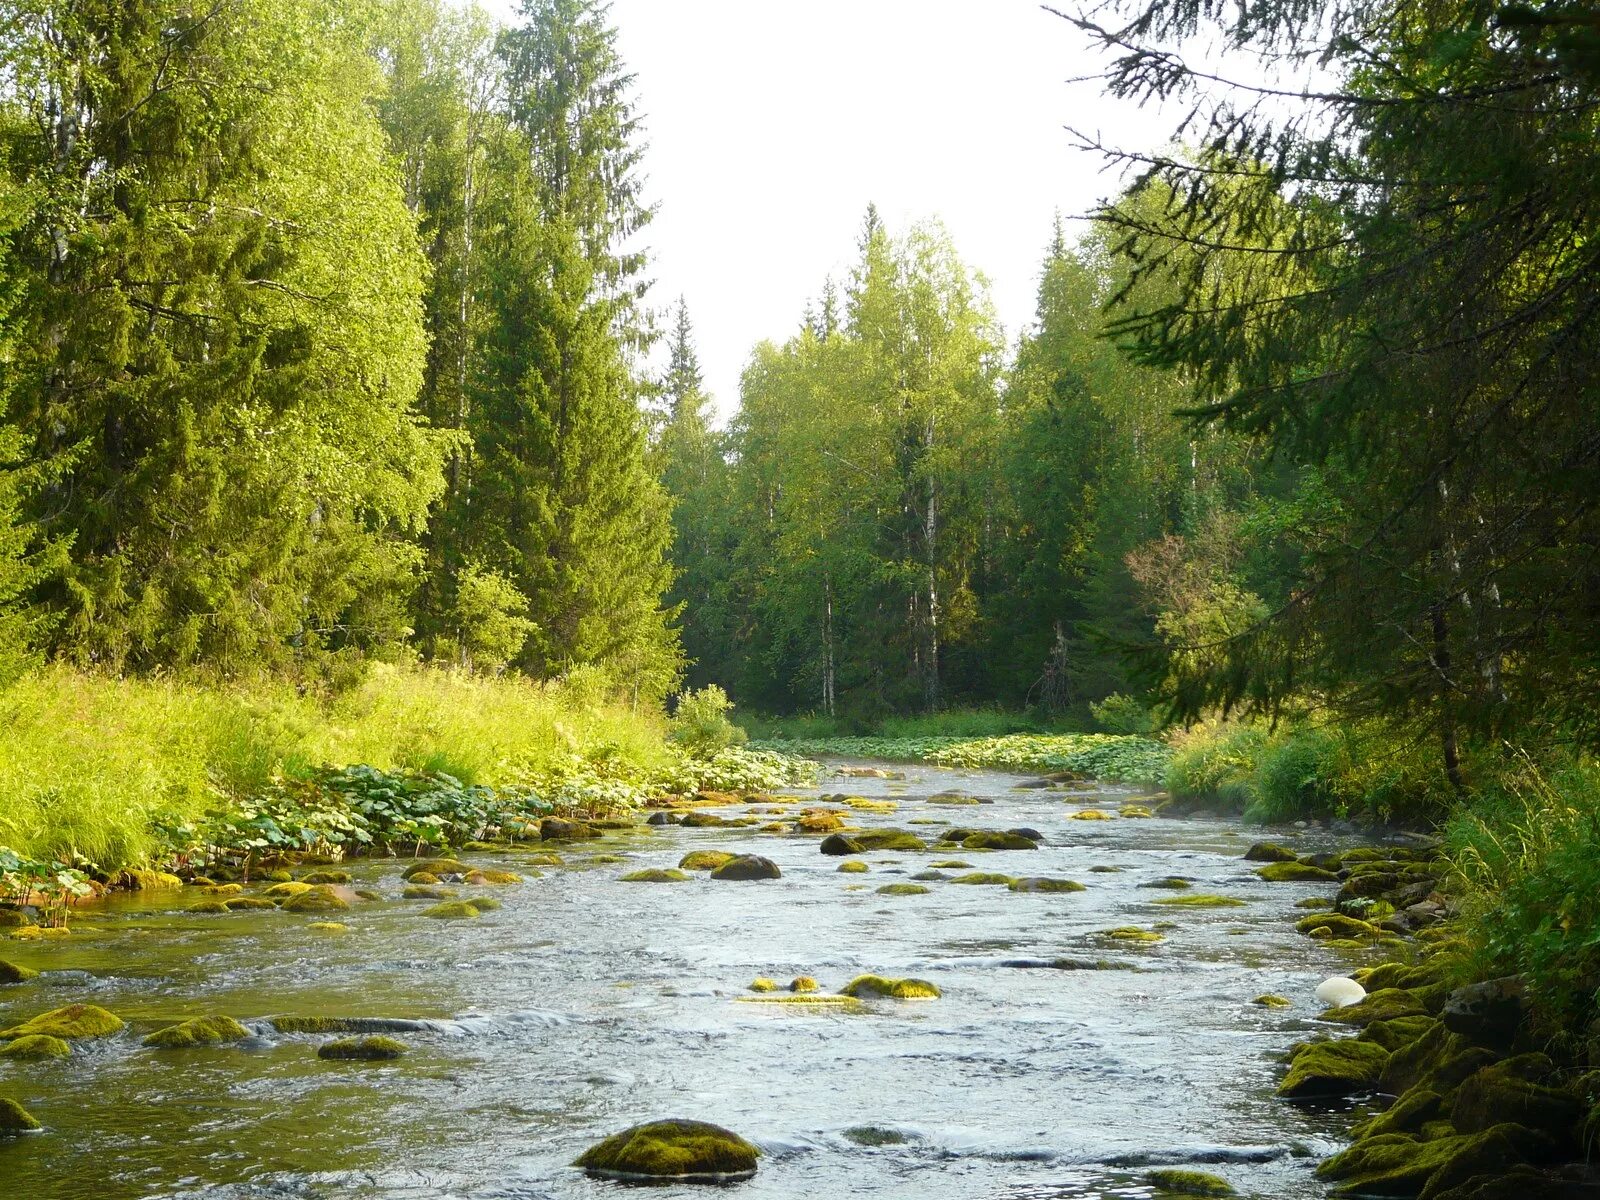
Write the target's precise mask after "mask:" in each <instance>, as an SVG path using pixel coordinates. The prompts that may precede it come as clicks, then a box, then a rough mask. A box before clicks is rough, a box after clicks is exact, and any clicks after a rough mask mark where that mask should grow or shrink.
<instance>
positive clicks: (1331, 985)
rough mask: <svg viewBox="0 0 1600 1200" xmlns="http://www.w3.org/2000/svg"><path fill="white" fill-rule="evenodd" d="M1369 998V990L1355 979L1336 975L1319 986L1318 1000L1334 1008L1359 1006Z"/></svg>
mask: <svg viewBox="0 0 1600 1200" xmlns="http://www.w3.org/2000/svg"><path fill="white" fill-rule="evenodd" d="M1366 998H1367V989H1366V988H1364V987H1362V986H1361V985H1360V984H1359V983H1357V982H1356V981H1355V980H1354V979H1346V978H1345V977H1344V976H1343V975H1335V976H1334V977H1333V978H1332V979H1324V980H1323V981H1322V982H1321V983H1319V984H1318V985H1317V999H1318V1000H1321V1001H1322V1002H1323V1003H1324V1004H1327V1005H1331V1006H1332V1007H1334V1008H1343V1007H1344V1006H1345V1005H1347V1004H1359V1003H1360V1002H1361V1001H1362V1000H1365V999H1366Z"/></svg>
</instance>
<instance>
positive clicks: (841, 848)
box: [818, 833, 867, 858]
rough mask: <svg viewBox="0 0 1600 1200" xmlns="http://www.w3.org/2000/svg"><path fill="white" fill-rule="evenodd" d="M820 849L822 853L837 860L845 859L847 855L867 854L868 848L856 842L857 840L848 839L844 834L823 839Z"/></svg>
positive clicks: (833, 834) (835, 834) (831, 834)
mask: <svg viewBox="0 0 1600 1200" xmlns="http://www.w3.org/2000/svg"><path fill="white" fill-rule="evenodd" d="M818 849H820V850H821V851H822V853H824V854H830V855H832V856H833V857H835V858H840V857H843V856H844V855H846V854H865V853H866V852H867V848H866V847H865V846H863V845H862V844H861V843H860V842H858V841H856V840H855V838H853V837H847V836H846V835H844V834H842V833H830V834H829V835H828V836H827V837H825V838H823V839H822V844H821V845H820V846H819V847H818Z"/></svg>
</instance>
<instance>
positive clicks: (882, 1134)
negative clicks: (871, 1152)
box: [842, 1125, 911, 1146]
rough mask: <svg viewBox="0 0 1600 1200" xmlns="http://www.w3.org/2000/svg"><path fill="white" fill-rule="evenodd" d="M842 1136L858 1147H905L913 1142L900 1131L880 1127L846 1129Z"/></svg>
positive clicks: (861, 1126) (869, 1126)
mask: <svg viewBox="0 0 1600 1200" xmlns="http://www.w3.org/2000/svg"><path fill="white" fill-rule="evenodd" d="M842 1136H843V1137H844V1138H845V1139H846V1140H847V1141H851V1142H854V1143H855V1144H856V1145H858V1146H903V1145H905V1144H906V1143H907V1142H908V1141H910V1140H911V1139H910V1138H908V1137H906V1135H905V1134H903V1133H901V1132H900V1131H899V1130H896V1129H884V1128H882V1127H881V1126H878V1125H857V1126H855V1127H853V1128H851V1129H846V1130H845V1131H844V1133H843V1135H842Z"/></svg>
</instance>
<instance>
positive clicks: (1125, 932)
mask: <svg viewBox="0 0 1600 1200" xmlns="http://www.w3.org/2000/svg"><path fill="white" fill-rule="evenodd" d="M1100 936H1101V937H1103V938H1110V939H1111V940H1112V941H1116V942H1160V941H1165V940H1166V939H1165V938H1163V937H1162V936H1161V935H1160V934H1159V933H1157V932H1155V930H1153V929H1139V928H1137V927H1136V926H1133V925H1124V926H1121V927H1120V928H1117V929H1104V930H1101V932H1100Z"/></svg>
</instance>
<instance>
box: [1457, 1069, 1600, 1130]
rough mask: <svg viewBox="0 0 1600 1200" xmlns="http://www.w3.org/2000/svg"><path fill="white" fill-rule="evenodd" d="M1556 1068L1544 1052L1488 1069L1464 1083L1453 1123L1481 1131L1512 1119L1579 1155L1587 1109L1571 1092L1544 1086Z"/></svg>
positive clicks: (1460, 1128)
mask: <svg viewBox="0 0 1600 1200" xmlns="http://www.w3.org/2000/svg"><path fill="white" fill-rule="evenodd" d="M1553 1069H1554V1068H1553V1065H1552V1064H1551V1062H1550V1060H1549V1059H1548V1058H1546V1057H1545V1056H1544V1055H1542V1054H1524V1055H1520V1056H1518V1057H1517V1058H1512V1059H1507V1060H1506V1061H1505V1062H1499V1063H1495V1064H1494V1065H1493V1066H1489V1067H1484V1068H1483V1069H1482V1070H1481V1071H1478V1072H1477V1073H1475V1074H1473V1075H1470V1076H1468V1077H1467V1079H1465V1080H1464V1081H1463V1082H1462V1084H1461V1087H1460V1090H1459V1091H1457V1092H1456V1099H1455V1104H1454V1105H1453V1106H1452V1107H1451V1109H1450V1123H1451V1124H1452V1125H1454V1126H1455V1127H1456V1128H1457V1129H1459V1130H1460V1131H1461V1132H1462V1133H1482V1132H1483V1131H1485V1130H1488V1129H1492V1128H1493V1127H1494V1126H1496V1125H1500V1124H1503V1123H1504V1122H1506V1121H1512V1122H1515V1123H1516V1124H1518V1125H1525V1126H1527V1127H1528V1128H1529V1129H1537V1130H1540V1131H1542V1132H1544V1133H1547V1134H1549V1135H1550V1137H1551V1138H1552V1139H1553V1140H1554V1141H1555V1142H1556V1143H1557V1145H1558V1146H1560V1147H1561V1149H1562V1150H1563V1151H1564V1152H1566V1153H1571V1154H1576V1153H1577V1151H1578V1149H1579V1147H1578V1143H1577V1139H1576V1133H1577V1128H1578V1125H1579V1123H1580V1122H1581V1121H1582V1120H1583V1118H1584V1116H1585V1108H1584V1105H1583V1104H1582V1103H1581V1102H1580V1101H1579V1099H1578V1097H1577V1096H1575V1095H1573V1094H1572V1093H1571V1092H1569V1091H1566V1090H1565V1089H1563V1088H1556V1087H1549V1086H1547V1085H1546V1084H1545V1083H1544V1082H1542V1081H1543V1080H1544V1079H1546V1078H1548V1077H1549V1076H1550V1074H1551V1073H1552V1071H1553Z"/></svg>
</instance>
